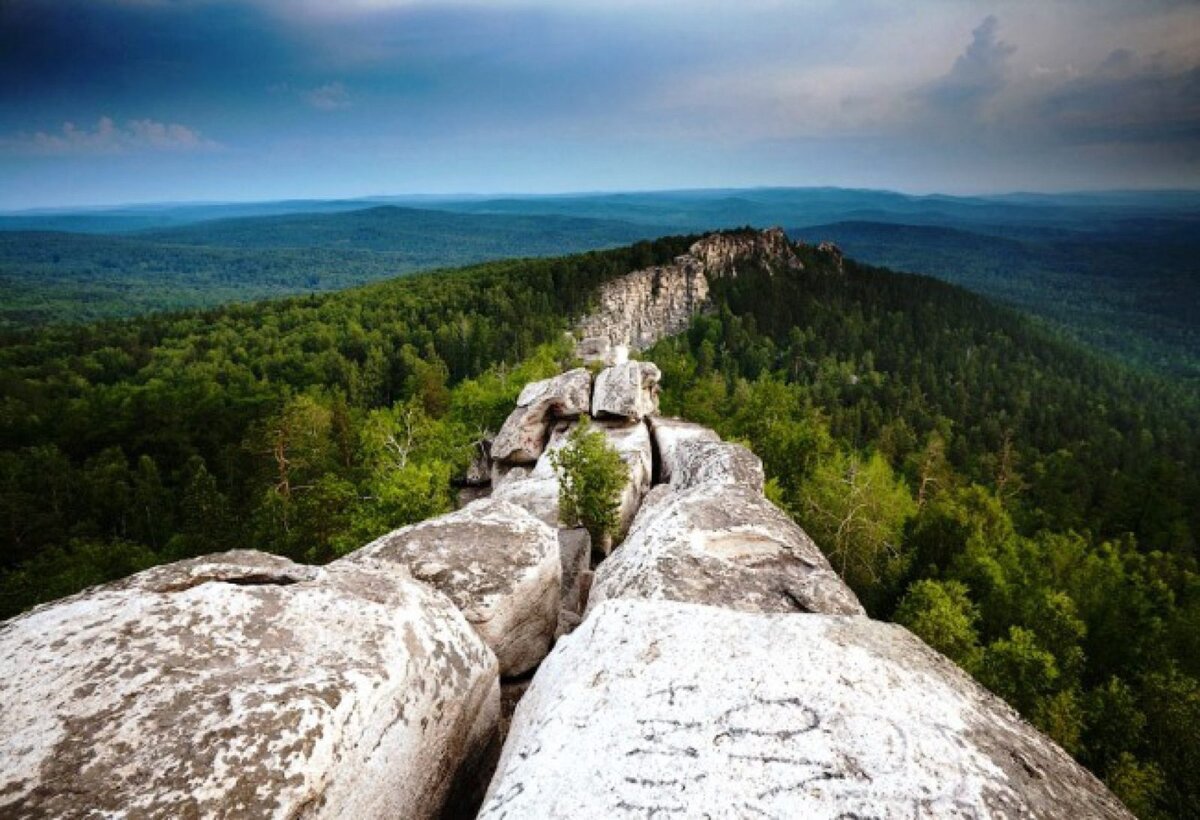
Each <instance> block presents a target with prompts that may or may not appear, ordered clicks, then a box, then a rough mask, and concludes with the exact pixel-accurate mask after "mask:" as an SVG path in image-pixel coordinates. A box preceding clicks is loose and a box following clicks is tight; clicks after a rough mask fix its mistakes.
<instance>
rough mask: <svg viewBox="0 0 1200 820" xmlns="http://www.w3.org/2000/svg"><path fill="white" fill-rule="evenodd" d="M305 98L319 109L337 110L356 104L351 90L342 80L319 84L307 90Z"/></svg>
mask: <svg viewBox="0 0 1200 820" xmlns="http://www.w3.org/2000/svg"><path fill="white" fill-rule="evenodd" d="M304 99H305V100H306V101H307V102H308V104H309V105H311V106H312V107H313V108H315V109H317V110H318V111H337V110H338V109H341V108H349V107H350V106H351V105H353V104H354V103H353V102H352V101H351V99H350V92H349V91H348V90H347V89H346V86H345V85H343V84H342V83H340V82H333V83H325V84H324V85H319V86H317V87H316V88H314V89H312V90H310V91H307V92H305V94H304Z"/></svg>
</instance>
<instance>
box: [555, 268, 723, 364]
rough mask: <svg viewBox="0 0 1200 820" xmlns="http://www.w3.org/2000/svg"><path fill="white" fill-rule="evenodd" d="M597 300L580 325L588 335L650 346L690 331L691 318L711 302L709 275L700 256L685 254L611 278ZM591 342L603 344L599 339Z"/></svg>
mask: <svg viewBox="0 0 1200 820" xmlns="http://www.w3.org/2000/svg"><path fill="white" fill-rule="evenodd" d="M597 301H598V305H597V308H598V309H597V311H596V312H595V313H593V314H592V315H590V316H589V317H587V318H586V319H584V320H583V322H582V323H581V324H580V328H579V330H580V332H581V333H582V334H583V335H584V337H585V338H588V337H590V338H591V339H603V340H605V341H607V342H609V344H610V345H613V346H616V345H625V346H628V347H630V348H632V349H634V350H645V349H646V348H648V347H650V346H651V345H653V344H654V343H655V342H657V341H658V340H659V339H662V338H665V337H667V336H671V335H674V334H676V333H681V332H683V331H684V330H687V326H688V324H689V323H691V320H692V317H693V316H694V315H696V314H697V313H699V312H700V311H701V310H703V309H704V308H705V306H707V304H708V279H706V278H705V276H704V269H703V267H702V266H701V265H700V264H699V263H698V262H697V261H696V260H694V259H690V258H688V257H686V256H681V257H679V259H677V260H676V261H675V264H673V265H663V266H658V267H653V268H647V269H646V270H639V271H634V272H633V273H628V274H626V275H624V276H621V277H619V278H617V279H614V280H613V281H611V282H606V283H605V284H604V285H603V286H601V288H600V293H599V298H598V300H597ZM591 347H592V348H593V349H597V350H599V349H601V345H600V344H599V343H596V342H593V343H592V344H591ZM581 354H582V351H581ZM581 358H584V359H587V358H588V356H587V355H581ZM593 360H595V361H605V362H606V363H607V361H608V358H607V356H594V357H593Z"/></svg>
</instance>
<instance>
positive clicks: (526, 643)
mask: <svg viewBox="0 0 1200 820" xmlns="http://www.w3.org/2000/svg"><path fill="white" fill-rule="evenodd" d="M361 561H381V562H386V563H389V564H398V565H400V566H402V567H403V568H404V570H405V572H408V573H411V574H412V576H413V577H414V578H416V579H417V580H419V581H424V582H425V583H427V584H429V585H431V586H433V587H435V588H437V589H438V590H440V591H441V592H444V593H445V594H446V595H448V596H449V597H450V600H452V601H453V602H454V604H455V606H457V607H458V608H459V609H460V610H462V613H463V615H465V616H466V618H467V621H468V622H469V623H470V624H471V626H473V627H475V631H476V632H478V633H479V635H480V637H481V638H483V640H484V641H485V642H486V643H487V645H488V646H490V647H491V648H492V651H493V652H495V653H496V657H497V659H499V661H500V674H501V675H503V676H504V677H509V676H512V675H520V674H521V673H523V672H527V671H528V670H530V669H532V668H533V667H535V666H537V664H538V663H539V662H540V661H541V659H542V658H543V657H545V655H546V653H547V652H548V651H549V650H550V644H551V642H552V641H553V640H554V630H555V628H556V626H557V624H558V610H559V597H560V587H561V584H562V563H561V560H560V557H559V545H558V538H557V537H556V534H555V531H554V530H553V529H551V528H550V527H548V526H547V525H546V524H544V523H543V522H541V521H539V520H538V519H537V518H535V517H534V516H533V515H531V514H530V513H529V512H528V511H526V510H525V509H523V508H521V507H519V506H517V505H515V504H512V503H510V502H508V501H504V500H501V499H496V498H487V499H483V500H480V501H475V502H473V503H471V504H468V505H467V506H466V507H464V508H463V509H461V510H459V511H458V512H454V513H450V514H448V515H442V516H439V517H437V518H431V519H429V520H428V521H422V522H421V523H419V524H414V525H412V526H409V527H404V528H403V529H399V530H396V531H395V532H391V533H388V534H387V535H385V536H383V537H381V538H379V539H377V540H375V541H373V542H372V543H370V544H368V545H367V546H365V547H363V548H362V549H360V550H358V551H357V552H354V553H351V554H350V555H349V556H347V557H346V558H343V559H341V560H340V561H339V562H338V563H345V562H349V563H358V562H361Z"/></svg>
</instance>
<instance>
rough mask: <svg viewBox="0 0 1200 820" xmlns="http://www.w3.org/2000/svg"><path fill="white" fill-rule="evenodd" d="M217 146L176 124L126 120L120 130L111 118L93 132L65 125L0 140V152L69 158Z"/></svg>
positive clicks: (104, 120)
mask: <svg viewBox="0 0 1200 820" xmlns="http://www.w3.org/2000/svg"><path fill="white" fill-rule="evenodd" d="M220 147H221V146H220V144H219V143H216V142H214V141H213V140H210V139H208V138H207V137H205V136H204V135H203V134H201V133H200V132H199V131H197V130H195V129H194V128H189V127H187V126H186V125H180V124H179V123H166V122H158V121H156V120H150V119H142V120H129V121H128V122H126V123H125V124H124V125H123V126H122V125H118V124H117V123H116V122H114V121H113V119H112V118H111V117H101V118H100V119H99V120H97V121H96V127H95V128H87V127H83V128H81V127H79V126H77V125H75V123H73V122H65V123H63V125H62V128H61V129H59V130H58V131H49V132H47V131H37V132H34V133H32V134H30V133H26V132H21V133H18V134H16V135H14V136H10V137H0V152H3V153H6V154H22V155H31V156H63V155H70V154H85V155H98V154H129V153H139V152H153V151H161V152H174V153H186V152H194V151H212V150H215V149H217V148H220Z"/></svg>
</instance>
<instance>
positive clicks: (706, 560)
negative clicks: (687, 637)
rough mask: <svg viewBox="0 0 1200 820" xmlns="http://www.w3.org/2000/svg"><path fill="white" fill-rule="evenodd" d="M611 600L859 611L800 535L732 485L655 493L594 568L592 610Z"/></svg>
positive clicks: (751, 493) (757, 497)
mask: <svg viewBox="0 0 1200 820" xmlns="http://www.w3.org/2000/svg"><path fill="white" fill-rule="evenodd" d="M610 598H651V599H667V600H674V601H688V602H692V603H701V604H711V605H714V606H721V607H726V608H729V609H737V610H743V611H749V612H822V613H826V614H834V615H860V614H862V613H863V609H862V606H861V605H860V604H859V602H858V599H857V598H856V597H855V595H854V593H853V592H851V590H850V588H849V587H847V586H846V585H845V583H843V581H842V580H841V578H839V577H838V575H837V573H835V572H834V571H833V569H832V568H831V567H830V566H829V561H828V560H827V559H826V558H825V556H824V555H823V554H822V553H821V551H820V550H819V549H818V548H817V546H816V544H814V543H813V542H812V539H811V538H809V537H808V535H807V534H805V532H804V530H802V529H800V527H798V526H796V524H795V522H793V521H792V520H791V518H789V517H788V516H787V515H786V514H785V513H783V512H782V511H781V510H780V509H778V508H777V507H776V506H775V505H774V504H772V503H771V502H770V501H768V500H767V499H766V498H764V497H763V496H762V495H761V494H760V493H758V492H757V491H755V490H753V489H750V488H746V487H741V486H736V485H731V484H705V485H701V486H698V487H694V488H692V489H689V490H683V491H680V490H667V491H665V492H661V493H660V492H658V491H657V489H656V492H655V494H654V497H653V498H652V499H651V500H649V501H647V502H646V503H644V504H643V505H642V510H641V512H639V513H638V516H637V519H636V520H635V521H634V525H633V528H632V529H631V530H630V532H629V536H628V537H627V538H626V539H625V543H624V544H622V545H621V547H620V548H619V549H617V550H616V551H615V552H614V553H613V554H612V555H611V556H610V557H609V558H608V560H606V561H604V562H603V563H601V564H600V566H599V568H598V569H597V570H596V578H595V580H594V582H593V584H592V589H591V596H590V599H589V602H588V609H589V611H590V610H593V609H595V608H596V607H597V606H599V605H600V604H601V603H602V602H604V601H605V600H607V599H610Z"/></svg>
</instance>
